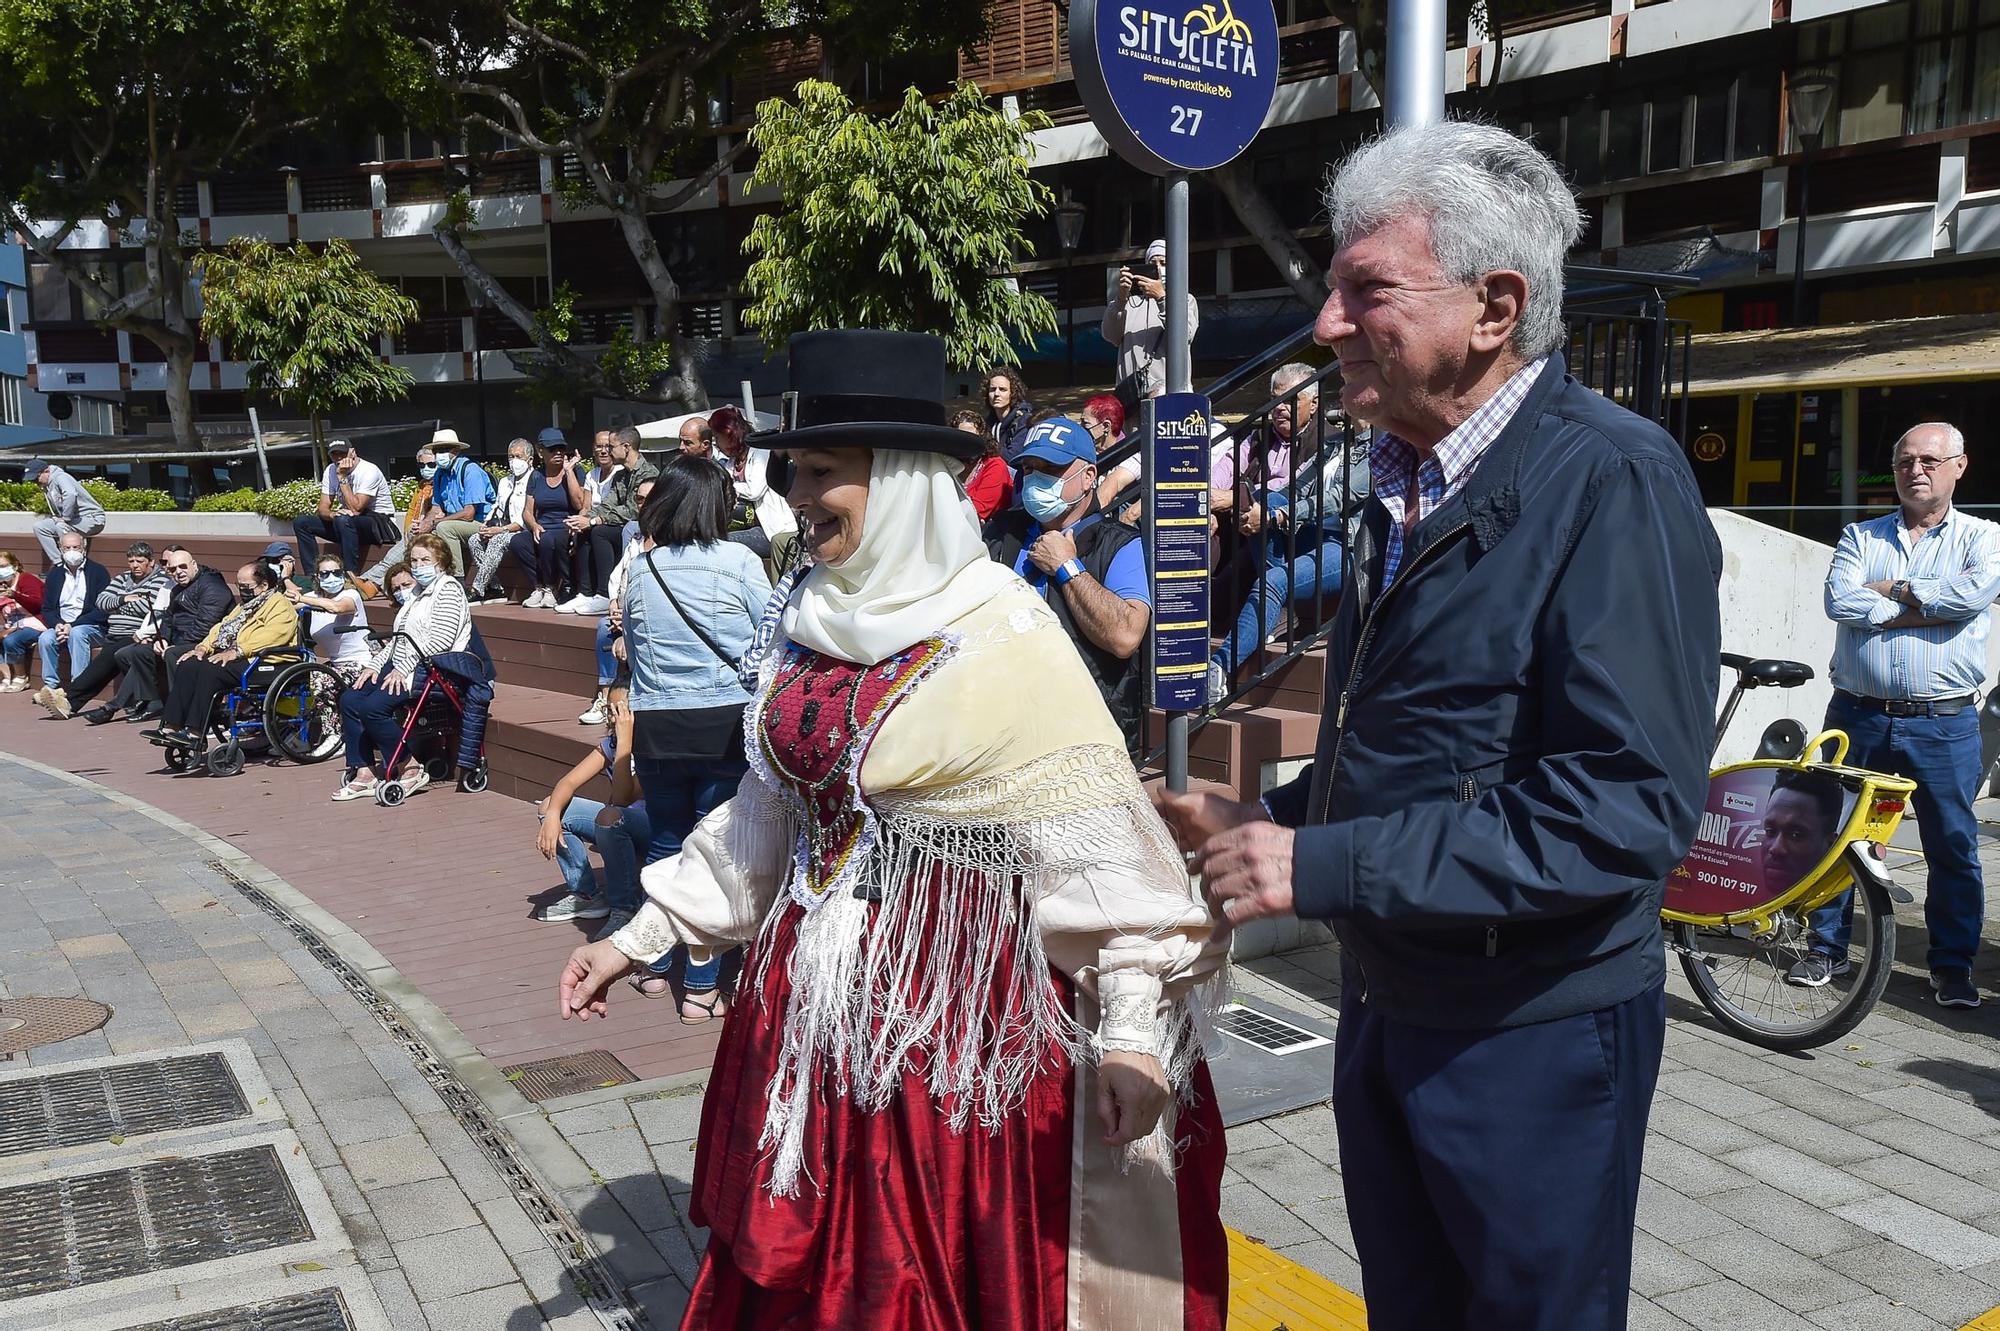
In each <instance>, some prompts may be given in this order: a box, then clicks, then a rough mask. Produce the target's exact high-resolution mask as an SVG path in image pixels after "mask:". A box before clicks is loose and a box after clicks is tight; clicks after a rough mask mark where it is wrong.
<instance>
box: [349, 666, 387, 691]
mask: <svg viewBox="0 0 2000 1331" xmlns="http://www.w3.org/2000/svg"><path fill="white" fill-rule="evenodd" d="M380 678H382V672H381V671H379V670H364V671H362V672H361V673H360V674H358V675H356V676H355V677H354V683H352V684H350V685H348V687H349V688H355V689H365V688H367V687H368V686H369V685H370V684H373V683H374V682H375V681H376V680H378V679H380Z"/></svg>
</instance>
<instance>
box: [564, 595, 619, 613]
mask: <svg viewBox="0 0 2000 1331" xmlns="http://www.w3.org/2000/svg"><path fill="white" fill-rule="evenodd" d="M579 602H580V603H581V604H579ZM570 604H571V605H572V606H575V607H576V608H575V609H573V610H571V611H570V613H571V614H572V615H601V614H604V613H605V612H606V611H608V610H610V609H611V598H610V597H608V596H579V597H577V598H576V600H575V601H572V602H570Z"/></svg>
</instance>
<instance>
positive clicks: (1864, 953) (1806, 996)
mask: <svg viewBox="0 0 2000 1331" xmlns="http://www.w3.org/2000/svg"><path fill="white" fill-rule="evenodd" d="M1852 891H1853V893H1854V932H1853V936H1852V938H1851V939H1850V941H1849V943H1848V948H1847V953H1846V955H1845V956H1844V957H1839V958H1835V959H1833V960H1832V962H1831V963H1830V965H1829V966H1828V967H1827V969H1828V970H1830V971H1831V972H1832V974H1831V975H1828V976H1824V977H1822V976H1821V975H1816V974H1814V973H1813V972H1814V970H1815V968H1813V967H1811V966H1809V965H1808V964H1807V962H1808V957H1809V955H1810V954H1811V951H1812V930H1811V928H1810V926H1809V925H1808V923H1807V920H1806V917H1805V915H1804V914H1803V913H1801V912H1798V911H1785V912H1782V913H1781V914H1780V915H1779V916H1778V917H1777V919H1776V920H1775V921H1774V922H1773V924H1772V928H1771V931H1770V932H1769V933H1767V934H1760V935H1755V936H1753V935H1752V934H1751V933H1750V932H1749V930H1748V929H1747V928H1745V927H1743V926H1740V925H1739V926H1737V927H1735V928H1728V929H1725V928H1719V927H1713V926H1705V925H1692V924H1679V923H1677V924H1675V925H1674V930H1673V937H1672V946H1673V948H1674V951H1675V952H1677V953H1678V954H1679V955H1680V960H1681V970H1682V971H1684V972H1685V973H1686V975H1687V978H1688V983H1689V984H1691V985H1693V986H1694V991H1695V995H1696V996H1697V997H1699V998H1700V999H1701V1001H1702V1005H1703V1006H1704V1007H1706V1008H1707V1009H1708V1010H1709V1011H1710V1012H1712V1013H1714V1014H1715V1019H1716V1021H1717V1022H1718V1023H1719V1024H1720V1025H1721V1026H1722V1028H1723V1029H1724V1030H1726V1031H1728V1032H1729V1033H1730V1034H1731V1035H1734V1036H1735V1037H1736V1038H1737V1039H1739V1040H1745V1041H1748V1042H1749V1043H1751V1044H1754V1045H1761V1046H1763V1047H1764V1048H1766V1049H1775V1050H1778V1051H1779V1052H1781V1053H1797V1052H1798V1051H1800V1050H1803V1049H1814V1048H1817V1047H1819V1046H1820V1045H1823V1044H1826V1043H1828V1042H1829V1041H1832V1040H1837V1039H1839V1038H1840V1037H1841V1036H1843V1035H1845V1034H1847V1033H1848V1032H1849V1031H1851V1030H1853V1029H1854V1028H1855V1026H1857V1025H1859V1024H1860V1022H1861V1019H1862V1018H1863V1017H1865V1016H1867V1015H1868V1014H1869V1012H1870V1011H1872V1010H1873V1009H1874V1007H1875V1004H1876V1002H1877V1001H1878V1000H1879V999H1880V998H1881V997H1882V990H1883V989H1884V988H1886V987H1887V986H1888V983H1889V968H1890V966H1891V965H1892V964H1893V963H1894V961H1895V958H1896V913H1895V908H1894V906H1893V905H1892V903H1891V902H1890V900H1889V894H1888V892H1887V891H1885V890H1884V889H1883V888H1882V886H1881V885H1880V884H1879V883H1876V882H1873V881H1871V880H1867V879H1865V878H1864V879H1862V880H1860V881H1857V882H1855V884H1854V886H1853V889H1852ZM1837 902H1838V898H1836V903H1837ZM1802 967H1804V969H1801V968H1802ZM1814 981H1817V982H1814Z"/></svg>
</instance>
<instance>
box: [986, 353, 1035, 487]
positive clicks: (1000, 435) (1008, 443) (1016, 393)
mask: <svg viewBox="0 0 2000 1331" xmlns="http://www.w3.org/2000/svg"><path fill="white" fill-rule="evenodd" d="M1034 414H1035V404H1034V403H1033V402H1031V401H1029V400H1028V384H1027V381H1026V380H1025V379H1023V378H1021V372H1020V371H1019V370H1017V369H1015V368H1014V367H1013V366H1011V365H996V366H994V367H993V368H992V369H991V370H988V371H987V372H986V432H987V433H988V434H989V435H991V436H992V437H993V442H994V444H995V445H997V446H998V448H999V450H1000V456H1001V457H1003V458H1005V459H1006V460H1007V465H1009V466H1013V465H1014V464H1015V462H1016V461H1018V459H1017V457H1016V454H1018V453H1019V452H1020V451H1021V442H1022V439H1023V438H1024V437H1025V436H1026V434H1027V433H1028V423H1029V418H1030V417H1032V416H1033V415H1034Z"/></svg>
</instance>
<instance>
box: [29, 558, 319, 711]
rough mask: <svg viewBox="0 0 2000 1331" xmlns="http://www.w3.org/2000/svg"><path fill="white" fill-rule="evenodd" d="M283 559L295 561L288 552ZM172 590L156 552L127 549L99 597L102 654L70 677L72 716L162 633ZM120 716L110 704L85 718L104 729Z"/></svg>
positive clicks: (92, 709)
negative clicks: (124, 659) (135, 649)
mask: <svg viewBox="0 0 2000 1331" xmlns="http://www.w3.org/2000/svg"><path fill="white" fill-rule="evenodd" d="M285 554H286V556H287V557H289V556H290V555H291V549H290V548H289V547H287V548H286V549H285ZM173 586H174V580H173V578H171V577H170V576H168V574H167V571H166V570H165V569H164V568H161V567H160V563H159V560H158V559H157V558H156V557H155V556H154V554H153V547H152V546H150V545H148V544H146V542H144V541H134V542H133V543H132V544H131V545H128V546H126V547H125V571H124V572H123V573H120V574H118V575H117V576H116V577H114V578H112V579H111V581H110V582H109V583H108V584H106V585H105V588H104V590H103V591H102V592H100V593H99V594H98V597H97V604H98V608H99V609H101V610H103V611H104V613H105V621H104V650H103V651H101V652H99V653H98V654H97V655H96V656H95V657H93V658H92V659H91V662H90V664H89V665H87V666H85V667H84V668H83V671H82V673H80V674H72V675H71V676H70V680H69V690H68V694H69V706H70V710H71V711H72V712H74V711H77V710H78V709H80V708H82V706H83V705H84V704H85V703H86V702H89V701H90V700H91V699H92V698H94V697H96V696H97V691H98V690H99V689H101V688H103V687H104V686H105V685H106V684H108V683H110V682H111V681H112V680H113V679H114V678H116V677H117V675H118V672H119V671H120V670H121V669H122V668H123V667H122V666H121V665H120V664H119V653H120V652H122V651H123V650H124V649H125V648H126V647H129V646H131V645H132V644H133V643H135V642H137V641H139V639H140V638H142V637H144V636H147V635H148V634H150V633H151V632H153V630H154V629H156V628H157V627H158V624H159V616H160V614H161V612H162V611H164V610H165V609H166V605H167V598H168V596H169V595H170V594H171V593H172V592H173ZM117 714H118V709H117V708H116V707H115V706H112V705H110V704H106V705H104V706H101V707H93V708H91V709H90V710H89V711H87V712H84V713H83V717H84V720H86V721H88V722H90V723H91V724H92V725H98V726H101V725H103V724H104V723H105V722H107V721H109V720H111V719H113V718H114V717H116V716H117Z"/></svg>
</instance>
